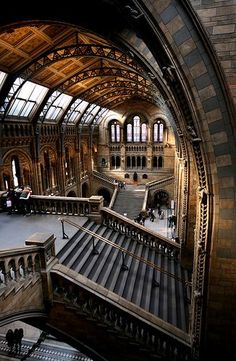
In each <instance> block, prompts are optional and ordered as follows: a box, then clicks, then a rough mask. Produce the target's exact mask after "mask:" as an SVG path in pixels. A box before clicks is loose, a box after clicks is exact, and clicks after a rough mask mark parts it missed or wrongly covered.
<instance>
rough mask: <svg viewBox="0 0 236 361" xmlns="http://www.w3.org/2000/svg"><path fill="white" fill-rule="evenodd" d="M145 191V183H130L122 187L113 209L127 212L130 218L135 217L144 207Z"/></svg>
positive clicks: (123, 212)
mask: <svg viewBox="0 0 236 361" xmlns="http://www.w3.org/2000/svg"><path fill="white" fill-rule="evenodd" d="M144 193H145V185H129V184H127V185H126V186H125V189H124V188H123V189H120V190H119V192H118V194H117V197H116V201H115V203H114V206H113V210H114V211H116V212H117V213H120V214H126V215H127V217H128V218H130V219H134V218H135V217H137V215H138V214H139V212H140V211H141V209H142V205H143V199H144Z"/></svg>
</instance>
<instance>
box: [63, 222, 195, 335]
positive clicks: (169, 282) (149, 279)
mask: <svg viewBox="0 0 236 361" xmlns="http://www.w3.org/2000/svg"><path fill="white" fill-rule="evenodd" d="M103 239H104V240H106V242H104V241H103ZM121 249H122V250H124V249H125V250H127V252H122V251H121ZM132 255H135V257H132ZM57 258H58V259H59V261H60V263H62V264H63V265H64V266H66V267H68V268H70V269H72V270H74V271H75V272H78V273H79V274H81V275H83V276H85V277H87V278H88V279H90V280H91V281H93V282H95V283H97V284H99V285H100V286H103V287H104V288H105V289H107V290H109V291H112V292H114V293H115V294H117V295H119V296H120V297H123V298H124V299H126V300H128V301H130V302H132V303H134V304H135V305H137V306H139V307H141V308H142V309H144V310H146V311H147V312H149V313H150V314H153V315H155V316H157V317H159V318H161V319H162V320H164V321H166V322H168V323H170V324H172V325H174V326H176V327H177V328H179V329H181V330H183V331H185V332H187V331H188V321H189V320H188V313H189V310H188V307H189V303H188V292H189V289H188V286H186V285H187V283H188V281H189V275H188V272H187V271H186V270H184V269H183V268H182V267H181V265H180V263H179V261H178V260H176V259H175V258H173V257H169V256H168V255H167V254H164V253H162V252H161V251H160V252H156V251H155V250H153V249H151V248H149V247H148V246H146V245H144V244H141V243H138V242H136V241H133V240H132V239H131V238H128V237H127V236H125V235H124V234H121V233H119V232H118V231H114V230H112V229H110V228H108V227H106V226H104V225H101V224H96V223H95V222H93V221H90V220H88V221H87V222H86V223H85V224H84V226H83V227H81V229H80V230H78V232H77V233H76V234H75V235H74V236H73V237H72V238H71V239H70V240H69V241H68V243H67V244H66V245H65V246H64V247H63V248H62V249H61V251H60V252H59V253H58V254H57Z"/></svg>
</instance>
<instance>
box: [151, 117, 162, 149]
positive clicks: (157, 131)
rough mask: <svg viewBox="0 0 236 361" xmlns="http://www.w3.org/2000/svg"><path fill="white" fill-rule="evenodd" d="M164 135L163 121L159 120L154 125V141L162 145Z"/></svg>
mask: <svg viewBox="0 0 236 361" xmlns="http://www.w3.org/2000/svg"><path fill="white" fill-rule="evenodd" d="M163 135H164V124H163V122H162V121H161V120H158V121H157V122H156V123H154V125H153V141H154V142H156V143H162V142H163Z"/></svg>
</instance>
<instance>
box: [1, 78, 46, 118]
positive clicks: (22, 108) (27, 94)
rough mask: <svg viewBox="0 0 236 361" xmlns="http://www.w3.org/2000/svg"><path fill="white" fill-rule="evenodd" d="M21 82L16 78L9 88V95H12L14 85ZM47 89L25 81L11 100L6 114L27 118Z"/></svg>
mask: <svg viewBox="0 0 236 361" xmlns="http://www.w3.org/2000/svg"><path fill="white" fill-rule="evenodd" d="M21 83H22V79H21V78H17V79H16V81H15V82H14V84H13V86H12V87H11V89H10V92H9V95H11V96H12V95H13V94H14V92H15V89H16V87H17V86H19V84H21ZM47 91H48V89H47V88H45V87H43V86H41V85H38V84H35V83H32V82H30V81H26V82H25V83H24V84H23V85H22V87H21V88H20V90H19V91H18V93H17V94H16V96H15V98H14V99H13V100H12V102H11V105H10V108H9V110H8V113H7V115H10V116H17V117H25V118H29V117H30V116H31V115H32V113H33V111H35V110H36V108H37V106H38V105H39V104H40V103H41V101H42V99H43V97H44V96H45V94H46V93H47Z"/></svg>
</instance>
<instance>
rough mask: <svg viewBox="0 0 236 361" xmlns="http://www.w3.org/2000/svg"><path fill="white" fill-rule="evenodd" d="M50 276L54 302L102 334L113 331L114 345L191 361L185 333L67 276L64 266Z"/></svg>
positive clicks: (73, 275) (89, 283) (101, 289)
mask: <svg viewBox="0 0 236 361" xmlns="http://www.w3.org/2000/svg"><path fill="white" fill-rule="evenodd" d="M51 276H52V286H53V302H58V301H59V302H64V303H65V304H67V305H68V307H70V309H72V308H74V311H73V317H76V316H75V314H76V313H79V314H80V315H82V316H84V317H86V318H87V320H88V321H90V322H92V323H93V324H94V323H95V324H96V328H97V329H98V328H99V325H100V326H101V325H102V331H101V332H103V331H105V332H112V331H113V332H114V333H116V334H117V336H118V337H117V338H116V340H117V341H116V342H119V340H121V339H122V338H123V340H125V342H126V343H128V342H135V343H136V345H137V346H136V348H137V352H139V350H140V349H141V348H142V349H143V348H145V352H146V354H148V353H150V354H152V355H153V354H155V355H156V356H159V357H160V356H161V357H163V358H165V359H168V360H175V361H190V360H191V340H190V336H189V335H188V334H187V333H185V332H183V331H182V330H180V329H178V328H176V327H175V326H173V325H171V324H169V323H167V322H165V321H163V320H161V319H160V318H158V317H157V316H154V315H150V313H149V312H147V311H145V310H144V309H142V308H140V307H139V306H137V305H134V304H133V303H131V302H129V301H127V300H125V299H124V298H122V297H117V295H116V294H114V293H113V292H111V291H109V292H107V290H106V289H105V288H104V287H102V286H100V285H98V284H95V283H94V282H93V281H91V280H89V279H87V278H86V277H84V276H82V275H80V274H78V273H77V272H75V271H72V270H70V271H69V272H68V268H67V267H65V266H62V265H55V266H54V267H53V269H52V271H51ZM114 300H115V302H114ZM76 310H77V312H76ZM137 316H138V317H137ZM119 336H120V337H119ZM97 338H98V339H99V332H98V334H97ZM98 342H99V341H98Z"/></svg>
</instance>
